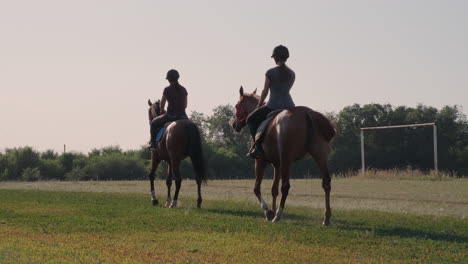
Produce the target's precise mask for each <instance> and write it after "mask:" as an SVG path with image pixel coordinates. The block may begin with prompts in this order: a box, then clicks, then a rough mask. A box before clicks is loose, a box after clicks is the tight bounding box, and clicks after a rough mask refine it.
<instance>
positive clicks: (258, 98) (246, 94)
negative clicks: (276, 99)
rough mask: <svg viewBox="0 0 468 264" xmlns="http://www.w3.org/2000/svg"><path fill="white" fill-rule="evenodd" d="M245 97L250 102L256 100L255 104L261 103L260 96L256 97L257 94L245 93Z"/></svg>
mask: <svg viewBox="0 0 468 264" xmlns="http://www.w3.org/2000/svg"><path fill="white" fill-rule="evenodd" d="M244 97H245V98H246V99H249V100H254V101H255V102H258V101H260V96H258V95H256V94H252V93H250V94H248V93H245V94H244Z"/></svg>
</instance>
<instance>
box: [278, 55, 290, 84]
mask: <svg viewBox="0 0 468 264" xmlns="http://www.w3.org/2000/svg"><path fill="white" fill-rule="evenodd" d="M285 62H286V60H285V61H283V63H281V64H280V65H279V81H280V82H286V81H289V80H291V78H292V76H291V72H289V70H288V67H286V64H285Z"/></svg>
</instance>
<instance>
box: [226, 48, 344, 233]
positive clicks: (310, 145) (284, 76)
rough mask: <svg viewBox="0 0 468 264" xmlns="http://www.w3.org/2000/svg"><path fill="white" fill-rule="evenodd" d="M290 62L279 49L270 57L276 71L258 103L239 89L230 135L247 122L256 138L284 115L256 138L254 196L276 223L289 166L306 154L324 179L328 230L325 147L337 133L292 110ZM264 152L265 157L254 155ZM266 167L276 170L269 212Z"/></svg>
mask: <svg viewBox="0 0 468 264" xmlns="http://www.w3.org/2000/svg"><path fill="white" fill-rule="evenodd" d="M288 56H289V52H287V49H286V47H284V46H278V47H276V48H275V50H274V51H273V58H274V59H275V61H276V63H277V64H278V67H275V68H273V69H271V70H269V71H268V72H267V76H266V80H265V88H264V90H263V92H262V95H261V97H259V96H257V95H256V94H255V92H256V91H254V92H253V93H251V94H248V93H244V89H243V88H242V87H241V88H240V90H239V94H240V97H239V101H238V102H237V104H236V117H235V120H234V123H233V124H232V126H233V128H234V130H236V131H237V132H239V131H240V130H241V129H242V128H243V127H244V126H245V125H246V119H247V123H248V124H249V127H250V129H251V133H252V137H255V136H256V135H255V133H256V132H257V128H258V125H259V124H260V122H261V121H262V120H263V119H264V118H265V117H266V116H267V114H268V113H269V112H271V111H272V110H275V109H286V110H283V111H281V112H280V113H278V115H276V116H275V117H274V118H273V119H272V120H271V122H270V123H269V124H268V125H267V126H266V128H265V129H264V130H263V136H262V137H260V141H261V142H258V140H257V142H256V144H255V146H256V147H254V150H253V153H252V155H251V156H253V157H255V158H256V159H255V177H256V180H255V188H254V193H255V196H256V197H257V199H258V201H259V202H260V205H261V207H262V209H263V210H264V212H265V216H266V218H267V220H272V221H274V222H276V221H279V220H280V219H281V217H282V215H283V210H284V206H285V203H286V198H287V196H288V193H289V188H290V183H289V173H290V169H291V165H292V163H293V162H294V161H296V160H299V159H301V158H303V157H304V156H305V155H306V154H310V155H311V156H312V157H313V158H314V159H315V161H316V162H317V165H318V167H319V169H320V172H321V174H322V188H323V190H324V191H325V213H324V218H323V224H324V225H329V224H330V217H331V208H330V191H331V177H330V174H329V171H328V164H327V163H328V154H329V152H330V147H329V143H330V141H331V140H332V138H333V137H334V136H335V128H334V126H333V125H332V124H331V122H330V121H329V120H328V119H327V118H326V117H325V116H324V115H322V114H320V113H318V112H316V111H313V110H312V109H310V108H307V107H304V106H299V107H294V103H293V101H292V99H291V97H290V95H289V90H290V89H291V87H292V85H293V83H294V72H293V71H292V70H291V69H289V68H288V67H287V66H286V65H285V62H286V60H287V58H288ZM269 90H270V91H271V97H270V101H269V102H268V104H267V105H266V106H264V107H260V106H262V105H263V101H264V100H265V97H266V96H267V94H268V91H269ZM259 107H260V108H259ZM255 109H257V110H256V112H253V111H254V110H255ZM262 138H263V140H262ZM262 150H263V153H260V154H258V152H260V151H262ZM268 164H272V165H273V167H274V175H273V185H272V187H271V194H272V198H273V199H272V200H273V203H272V210H270V209H269V208H268V206H267V203H266V202H265V200H263V198H262V194H261V188H260V187H261V184H262V180H263V176H264V172H265V169H266V166H267V165H268ZM280 180H281V200H280V204H279V206H277V203H276V199H277V197H278V194H279V190H278V189H279V183H280ZM275 211H276V212H275Z"/></svg>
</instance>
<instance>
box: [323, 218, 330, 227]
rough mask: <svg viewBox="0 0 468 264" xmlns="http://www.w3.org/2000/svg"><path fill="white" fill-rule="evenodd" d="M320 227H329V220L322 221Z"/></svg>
mask: <svg viewBox="0 0 468 264" xmlns="http://www.w3.org/2000/svg"><path fill="white" fill-rule="evenodd" d="M322 225H323V226H329V225H330V219H323V222H322Z"/></svg>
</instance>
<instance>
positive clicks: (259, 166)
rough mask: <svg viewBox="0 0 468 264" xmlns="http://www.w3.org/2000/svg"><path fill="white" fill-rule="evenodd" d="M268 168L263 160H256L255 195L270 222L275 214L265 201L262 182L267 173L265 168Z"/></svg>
mask: <svg viewBox="0 0 468 264" xmlns="http://www.w3.org/2000/svg"><path fill="white" fill-rule="evenodd" d="M266 166H267V163H266V162H265V161H264V160H262V159H256V160H255V187H254V193H255V196H257V199H258V202H259V203H260V206H261V207H262V209H263V211H264V213H265V217H266V219H267V220H268V221H271V219H273V217H274V214H275V213H274V212H273V211H271V210H269V209H268V205H267V203H266V202H265V200H263V197H262V192H261V186H262V180H263V175H264V173H265V168H266Z"/></svg>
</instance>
